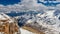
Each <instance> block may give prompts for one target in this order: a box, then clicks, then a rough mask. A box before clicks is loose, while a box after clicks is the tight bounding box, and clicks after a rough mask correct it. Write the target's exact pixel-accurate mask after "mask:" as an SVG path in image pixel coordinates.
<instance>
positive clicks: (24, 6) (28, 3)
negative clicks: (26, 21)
mask: <svg viewBox="0 0 60 34" xmlns="http://www.w3.org/2000/svg"><path fill="white" fill-rule="evenodd" d="M40 9H42V10H44V9H47V8H46V6H44V5H42V4H38V3H37V0H22V1H21V2H19V3H18V4H14V5H7V6H4V5H0V12H2V11H3V12H10V11H16V12H17V11H18V12H19V11H29V10H33V11H39V10H40Z"/></svg>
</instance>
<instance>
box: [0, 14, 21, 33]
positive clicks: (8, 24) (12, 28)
mask: <svg viewBox="0 0 60 34" xmlns="http://www.w3.org/2000/svg"><path fill="white" fill-rule="evenodd" d="M0 34H20V31H19V26H18V24H17V20H16V19H14V18H12V17H9V16H7V15H6V14H0Z"/></svg>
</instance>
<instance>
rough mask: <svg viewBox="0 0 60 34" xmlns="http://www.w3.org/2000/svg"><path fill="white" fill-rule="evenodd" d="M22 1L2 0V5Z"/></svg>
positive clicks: (0, 2)
mask: <svg viewBox="0 0 60 34" xmlns="http://www.w3.org/2000/svg"><path fill="white" fill-rule="evenodd" d="M18 2H20V0H0V4H2V5H12V4H16V3H18Z"/></svg>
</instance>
